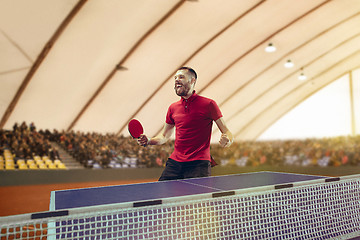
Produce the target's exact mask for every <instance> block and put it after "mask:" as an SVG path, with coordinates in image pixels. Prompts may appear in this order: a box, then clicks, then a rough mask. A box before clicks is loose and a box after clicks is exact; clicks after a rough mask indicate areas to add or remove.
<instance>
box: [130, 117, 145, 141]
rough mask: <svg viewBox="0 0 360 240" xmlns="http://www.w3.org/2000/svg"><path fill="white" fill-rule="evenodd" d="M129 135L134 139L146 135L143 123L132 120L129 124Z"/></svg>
mask: <svg viewBox="0 0 360 240" xmlns="http://www.w3.org/2000/svg"><path fill="white" fill-rule="evenodd" d="M128 129H129V133H130V135H131V136H132V137H133V138H139V137H140V135H141V134H143V133H144V129H143V127H142V125H141V123H140V122H139V121H138V120H136V119H132V120H131V121H130V122H129V124H128Z"/></svg>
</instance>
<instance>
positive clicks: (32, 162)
mask: <svg viewBox="0 0 360 240" xmlns="http://www.w3.org/2000/svg"><path fill="white" fill-rule="evenodd" d="M26 163H27V164H28V165H31V164H35V161H34V160H32V159H28V160H27V161H26Z"/></svg>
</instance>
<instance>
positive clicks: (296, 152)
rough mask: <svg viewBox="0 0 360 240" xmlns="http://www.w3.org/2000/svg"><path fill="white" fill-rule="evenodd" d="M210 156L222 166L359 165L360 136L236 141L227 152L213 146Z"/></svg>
mask: <svg viewBox="0 0 360 240" xmlns="http://www.w3.org/2000/svg"><path fill="white" fill-rule="evenodd" d="M212 155H213V156H214V158H215V159H218V160H219V161H220V162H221V164H222V165H237V166H259V165H262V164H268V165H272V166H286V165H295V166H320V167H326V166H341V165H352V166H357V165H360V136H354V137H350V136H347V137H334V138H323V139H306V140H286V141H284V140H283V141H264V142H262V141H261V142H260V141H256V142H250V141H249V142H235V143H233V144H232V145H231V146H230V148H228V149H222V148H221V147H220V146H218V145H213V146H212Z"/></svg>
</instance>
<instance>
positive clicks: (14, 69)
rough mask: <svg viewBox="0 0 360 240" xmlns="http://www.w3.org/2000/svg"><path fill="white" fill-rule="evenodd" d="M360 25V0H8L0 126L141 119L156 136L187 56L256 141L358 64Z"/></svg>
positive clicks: (76, 125) (87, 125)
mask: <svg viewBox="0 0 360 240" xmlns="http://www.w3.org/2000/svg"><path fill="white" fill-rule="evenodd" d="M359 26H360V1H359V0H332V1H329V0H301V1H297V0H266V1H264V0H241V1H239V0H225V1H224V0H198V1H196V0H188V1H184V0H136V1H134V0H106V1H100V0H98V1H96V0H88V1H86V0H79V1H77V0H52V1H48V0H31V1H28V0H0V52H1V54H0V86H1V93H2V94H1V95H0V102H1V104H0V116H1V122H0V127H1V128H11V127H12V125H13V124H14V123H15V122H18V123H21V122H22V121H26V122H35V124H36V126H37V127H38V128H42V129H46V128H49V129H53V128H56V129H58V130H62V129H64V130H80V131H85V132H87V131H90V132H93V131H95V132H102V133H105V132H114V133H120V134H124V135H128V133H127V127H126V126H127V123H128V121H129V120H130V119H132V118H137V119H139V120H140V121H141V122H142V123H143V125H144V127H145V132H146V133H147V134H148V135H154V134H156V133H157V132H158V131H159V130H160V129H161V127H162V125H163V123H164V120H165V114H166V111H167V108H168V106H169V105H170V104H171V103H172V102H174V101H176V100H178V97H177V96H176V95H175V93H174V90H173V86H174V81H173V75H174V73H175V71H176V69H178V68H179V67H181V66H191V67H193V68H194V69H195V70H196V71H197V73H198V76H199V77H198V82H197V85H196V90H197V92H198V93H199V94H200V95H203V96H207V97H210V98H212V99H214V100H216V102H217V103H218V105H219V106H220V108H221V110H222V112H223V115H224V118H225V121H226V122H227V124H228V126H229V128H230V129H231V130H232V132H233V133H234V134H235V137H236V139H237V140H252V139H256V138H257V137H258V136H259V135H260V134H261V133H262V132H264V131H265V130H266V129H267V128H268V127H269V126H271V124H273V123H274V122H275V121H276V120H277V119H279V118H280V117H281V116H283V115H284V114H285V113H286V112H288V111H289V110H291V109H292V108H294V107H295V106H296V105H297V104H299V103H300V102H302V101H304V100H305V99H306V98H307V97H308V96H310V95H312V94H313V93H314V92H317V91H318V90H320V89H321V88H323V87H324V86H326V85H327V84H329V83H331V82H332V81H334V80H336V79H337V78H338V77H340V76H342V75H343V74H345V73H347V72H349V71H351V70H353V69H356V68H359V67H360V27H359ZM269 43H273V44H274V45H275V46H276V48H277V51H276V52H273V53H266V52H265V51H264V48H265V47H266V46H267V45H268V44H269ZM289 59H291V61H292V62H293V63H294V64H295V66H294V67H293V68H285V67H284V63H285V62H286V61H287V60H289ZM301 68H303V70H304V72H305V73H306V75H307V76H308V80H307V81H299V80H297V76H298V75H299V74H300V71H301V70H300V69H301ZM214 134H215V136H216V135H217V134H219V133H218V132H217V131H216V130H215V133H214Z"/></svg>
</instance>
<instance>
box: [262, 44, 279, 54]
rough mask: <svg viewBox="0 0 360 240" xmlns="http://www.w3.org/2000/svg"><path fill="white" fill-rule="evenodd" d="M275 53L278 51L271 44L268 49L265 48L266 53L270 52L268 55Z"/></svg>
mask: <svg viewBox="0 0 360 240" xmlns="http://www.w3.org/2000/svg"><path fill="white" fill-rule="evenodd" d="M275 51H276V47H275V46H274V45H273V44H272V43H269V45H267V47H266V48H265V52H268V53H271V52H275Z"/></svg>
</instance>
